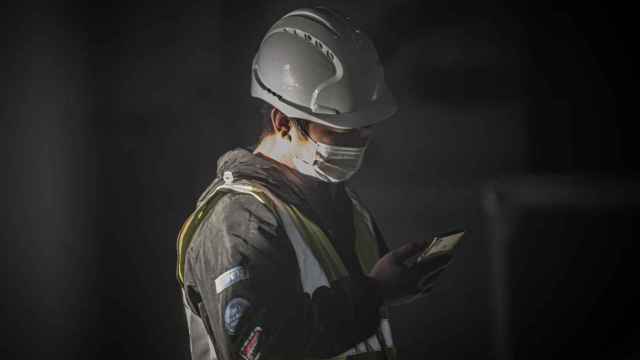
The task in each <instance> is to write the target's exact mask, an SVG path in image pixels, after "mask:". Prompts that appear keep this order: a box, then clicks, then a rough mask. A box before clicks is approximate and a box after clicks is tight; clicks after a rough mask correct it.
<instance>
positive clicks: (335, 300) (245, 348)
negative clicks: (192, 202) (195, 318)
mask: <svg viewBox="0 0 640 360" xmlns="http://www.w3.org/2000/svg"><path fill="white" fill-rule="evenodd" d="M187 262H188V264H187V267H188V269H189V270H188V271H190V272H191V274H190V276H191V277H192V278H193V281H194V286H195V289H191V290H190V291H188V293H193V292H194V291H195V292H197V296H195V298H197V301H200V302H201V304H199V305H198V304H196V305H195V306H194V307H195V308H196V309H199V310H200V311H199V314H198V315H199V316H200V317H201V318H202V319H203V322H204V323H205V327H206V328H207V331H208V333H209V336H210V337H211V340H212V343H213V345H214V349H215V351H216V355H217V356H218V358H219V359H225V360H227V359H240V358H242V359H247V360H254V359H257V358H258V357H260V358H261V359H263V360H268V359H281V358H291V357H294V356H296V357H332V356H335V355H338V354H340V353H342V352H344V351H346V350H348V349H349V348H351V347H352V346H354V345H355V344H356V343H358V342H360V341H362V340H364V339H366V338H367V337H368V336H370V335H371V334H373V333H375V331H376V329H377V326H378V322H379V309H380V306H381V305H382V299H381V298H380V296H379V295H378V294H377V291H376V287H375V284H374V283H373V281H372V280H371V279H370V278H368V277H366V276H364V275H354V276H353V277H346V278H342V279H339V280H337V281H335V282H333V283H331V284H330V287H326V286H325V287H320V288H318V289H316V290H315V291H314V292H313V294H311V295H309V294H305V293H304V292H303V291H302V288H301V285H300V279H299V268H298V264H297V261H296V257H295V252H294V250H293V247H292V245H291V243H290V242H289V239H288V238H287V236H286V234H285V232H284V229H283V228H282V226H280V225H279V222H278V219H277V217H276V216H275V214H274V213H273V212H272V211H271V210H270V209H269V208H268V207H266V206H265V205H263V204H262V203H260V202H259V201H257V200H256V199H255V198H253V197H252V196H251V195H246V194H235V193H231V194H227V195H225V196H224V197H222V199H220V201H219V202H218V204H217V205H216V207H215V209H214V210H213V211H212V212H211V213H210V214H209V215H208V218H207V219H205V221H204V222H203V223H202V225H201V226H200V228H199V229H198V231H197V232H196V234H195V236H194V239H193V242H192V244H191V246H190V248H189V252H188V254H187ZM192 302H193V300H192Z"/></svg>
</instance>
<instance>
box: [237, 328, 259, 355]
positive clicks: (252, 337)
mask: <svg viewBox="0 0 640 360" xmlns="http://www.w3.org/2000/svg"><path fill="white" fill-rule="evenodd" d="M261 335H262V328H261V327H260V326H256V328H255V329H253V331H251V334H249V337H248V338H247V339H246V340H245V341H244V343H243V344H242V348H240V356H242V358H243V359H245V360H258V358H260V355H261V353H260V345H261V344H260V336H261Z"/></svg>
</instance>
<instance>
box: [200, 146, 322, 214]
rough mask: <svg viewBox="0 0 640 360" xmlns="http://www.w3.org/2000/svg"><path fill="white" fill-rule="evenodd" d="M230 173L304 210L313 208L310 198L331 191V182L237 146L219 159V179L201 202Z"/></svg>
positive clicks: (212, 184)
mask: <svg viewBox="0 0 640 360" xmlns="http://www.w3.org/2000/svg"><path fill="white" fill-rule="evenodd" d="M227 171H229V172H231V174H232V175H233V178H234V180H241V179H242V180H251V181H255V182H257V183H259V184H260V185H262V186H264V187H266V188H267V189H268V190H269V191H270V192H271V193H273V194H274V195H276V196H277V197H278V198H280V199H281V200H283V201H285V202H286V203H289V204H292V205H294V206H296V207H298V208H299V209H300V210H301V211H305V210H306V211H310V212H311V213H313V210H312V208H311V205H310V201H309V199H311V200H312V202H313V198H318V197H322V196H323V195H324V194H328V186H329V184H327V183H325V182H323V181H322V180H319V179H316V178H314V177H311V176H308V175H304V174H301V173H299V172H297V171H295V170H293V169H291V168H289V167H287V166H286V165H284V164H281V163H279V162H277V161H275V160H273V159H270V158H268V157H266V156H264V155H261V154H254V153H253V152H251V151H249V150H247V149H244V148H237V149H234V150H230V151H228V152H226V153H225V154H223V155H222V156H220V158H219V159H218V164H217V170H216V178H215V179H214V180H213V182H212V183H211V185H209V187H208V188H207V190H205V192H204V193H203V194H202V195H201V196H200V198H199V199H198V205H200V203H201V202H202V201H203V200H204V199H206V197H207V195H208V194H209V193H210V192H211V191H213V189H215V188H216V187H217V186H219V185H221V184H222V183H224V180H223V175H224V173H225V172H227Z"/></svg>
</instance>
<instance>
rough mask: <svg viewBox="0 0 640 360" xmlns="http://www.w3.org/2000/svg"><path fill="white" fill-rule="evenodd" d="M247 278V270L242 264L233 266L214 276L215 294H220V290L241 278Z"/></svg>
mask: <svg viewBox="0 0 640 360" xmlns="http://www.w3.org/2000/svg"><path fill="white" fill-rule="evenodd" d="M248 278H249V270H247V269H246V268H244V267H242V266H236V267H233V268H231V269H229V270H227V271H225V272H224V273H222V275H220V276H218V277H217V278H216V294H220V293H221V292H222V290H224V289H226V288H228V287H229V286H231V285H233V284H235V283H237V282H238V281H241V280H246V279H248Z"/></svg>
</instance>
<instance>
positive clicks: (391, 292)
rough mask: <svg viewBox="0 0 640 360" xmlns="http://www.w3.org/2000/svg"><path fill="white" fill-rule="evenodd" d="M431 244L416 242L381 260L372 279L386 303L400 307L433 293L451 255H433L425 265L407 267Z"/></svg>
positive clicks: (422, 263)
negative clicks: (432, 290)
mask: <svg viewBox="0 0 640 360" xmlns="http://www.w3.org/2000/svg"><path fill="white" fill-rule="evenodd" d="M426 246H427V244H426V243H425V242H423V241H414V242H410V243H408V244H406V245H403V246H401V247H399V248H398V249H396V250H393V251H391V252H389V253H388V254H386V255H385V256H383V257H382V258H380V260H378V262H377V263H376V264H375V265H374V266H373V269H371V272H370V273H369V276H370V277H371V278H373V279H374V280H375V281H376V282H377V284H378V289H379V291H380V295H381V296H382V297H383V298H384V300H385V302H386V303H389V304H394V305H396V304H400V303H406V302H410V301H413V300H414V299H415V298H417V297H420V296H422V295H424V294H426V293H427V292H429V291H430V290H431V288H432V287H433V284H434V282H435V281H436V279H437V278H438V277H439V276H440V274H441V273H442V272H443V271H444V270H445V269H446V268H447V266H448V265H449V262H450V260H451V254H450V253H438V254H433V255H429V256H427V257H426V258H424V259H423V260H422V261H421V262H419V263H417V264H415V265H412V266H407V265H405V262H406V261H407V260H408V259H410V258H411V257H413V256H415V255H418V254H420V253H421V252H422V251H424V250H425V248H426Z"/></svg>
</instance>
